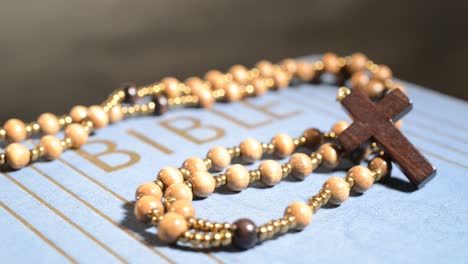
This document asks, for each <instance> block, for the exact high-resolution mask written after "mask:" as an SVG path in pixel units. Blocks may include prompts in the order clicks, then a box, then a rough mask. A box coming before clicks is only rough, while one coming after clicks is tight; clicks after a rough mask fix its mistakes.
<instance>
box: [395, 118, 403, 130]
mask: <svg viewBox="0 0 468 264" xmlns="http://www.w3.org/2000/svg"><path fill="white" fill-rule="evenodd" d="M402 126H403V120H398V121H397V122H396V123H395V127H396V128H398V129H401V127H402Z"/></svg>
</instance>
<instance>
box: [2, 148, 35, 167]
mask: <svg viewBox="0 0 468 264" xmlns="http://www.w3.org/2000/svg"><path fill="white" fill-rule="evenodd" d="M5 157H6V160H7V163H8V165H10V167H11V168H12V169H15V170H17V169H21V168H24V167H25V166H26V165H28V163H29V161H30V159H31V157H30V153H29V149H27V148H26V147H25V146H23V145H22V144H20V143H12V144H10V145H8V146H7V147H6V148H5Z"/></svg>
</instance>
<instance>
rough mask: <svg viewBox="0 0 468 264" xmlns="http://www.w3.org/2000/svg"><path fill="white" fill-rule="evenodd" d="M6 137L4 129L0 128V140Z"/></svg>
mask: <svg viewBox="0 0 468 264" xmlns="http://www.w3.org/2000/svg"><path fill="white" fill-rule="evenodd" d="M5 138H6V131H5V129H3V128H0V140H4V139H5Z"/></svg>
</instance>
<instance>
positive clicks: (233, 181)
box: [225, 164, 250, 192]
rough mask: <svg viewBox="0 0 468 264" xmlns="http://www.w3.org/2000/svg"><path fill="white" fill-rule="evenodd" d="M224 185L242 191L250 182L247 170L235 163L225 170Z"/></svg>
mask: <svg viewBox="0 0 468 264" xmlns="http://www.w3.org/2000/svg"><path fill="white" fill-rule="evenodd" d="M225 174H226V185H227V187H228V188H229V189H230V190H232V191H237V192H239V191H242V190H244V189H245V188H247V186H249V183H250V172H249V170H248V169H247V168H246V167H245V166H243V165H240V164H235V165H233V166H232V167H230V168H229V169H227V171H226V173H225Z"/></svg>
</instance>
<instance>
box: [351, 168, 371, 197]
mask: <svg viewBox="0 0 468 264" xmlns="http://www.w3.org/2000/svg"><path fill="white" fill-rule="evenodd" d="M348 176H349V177H351V178H353V180H354V185H353V190H354V191H356V192H358V193H364V192H366V191H367V190H369V189H370V188H371V187H372V184H374V177H373V176H372V172H371V171H370V170H369V169H368V168H366V167H364V166H354V167H352V168H351V169H350V170H349V171H348Z"/></svg>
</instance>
